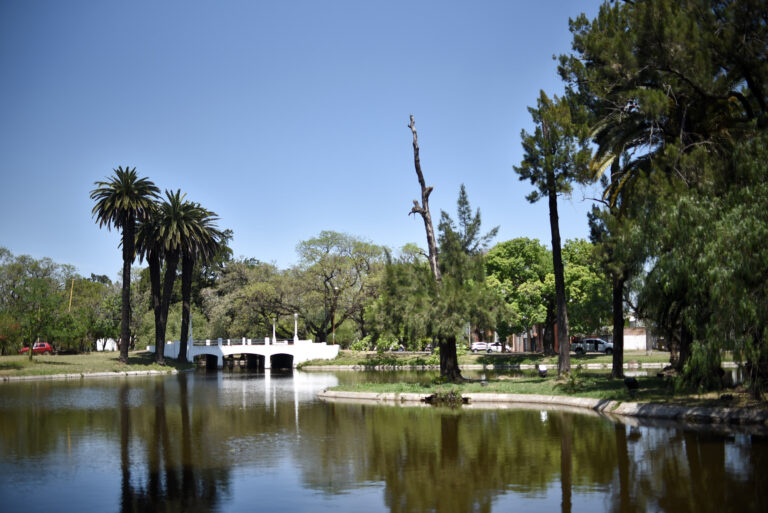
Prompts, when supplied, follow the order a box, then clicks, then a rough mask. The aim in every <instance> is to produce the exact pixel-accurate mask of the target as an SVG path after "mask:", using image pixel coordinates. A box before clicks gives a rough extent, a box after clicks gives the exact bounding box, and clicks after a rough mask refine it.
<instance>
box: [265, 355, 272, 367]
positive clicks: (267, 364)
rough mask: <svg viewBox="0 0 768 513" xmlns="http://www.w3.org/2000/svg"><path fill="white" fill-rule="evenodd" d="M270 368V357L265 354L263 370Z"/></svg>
mask: <svg viewBox="0 0 768 513" xmlns="http://www.w3.org/2000/svg"><path fill="white" fill-rule="evenodd" d="M271 368H272V356H271V355H268V354H265V355H264V369H265V370H266V369H271Z"/></svg>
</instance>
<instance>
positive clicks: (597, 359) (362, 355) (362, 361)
mask: <svg viewBox="0 0 768 513" xmlns="http://www.w3.org/2000/svg"><path fill="white" fill-rule="evenodd" d="M612 361H613V357H612V356H611V355H604V354H597V353H595V354H588V355H584V356H575V355H571V364H573V365H575V364H587V363H603V364H606V365H610V364H611V362H612ZM668 361H669V353H666V352H662V351H653V352H652V353H651V354H646V352H645V351H626V352H625V353H624V363H652V362H653V363H656V362H660V363H664V362H668ZM526 364H528V365H536V364H546V365H552V366H555V367H556V366H557V356H545V355H542V354H537V353H490V354H489V353H466V354H463V355H461V356H459V365H526ZM307 365H313V366H315V365H317V366H328V365H361V366H366V367H373V366H376V365H392V366H405V365H439V361H438V359H437V356H435V355H430V354H424V353H408V352H402V353H401V352H391V353H390V352H385V353H376V352H373V351H339V356H338V357H336V358H335V359H333V360H312V361H310V362H306V363H304V364H303V365H302V366H307Z"/></svg>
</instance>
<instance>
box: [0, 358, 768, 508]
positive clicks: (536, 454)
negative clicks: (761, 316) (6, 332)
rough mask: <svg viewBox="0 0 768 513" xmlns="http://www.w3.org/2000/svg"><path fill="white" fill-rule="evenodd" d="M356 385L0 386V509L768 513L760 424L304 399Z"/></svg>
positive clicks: (196, 380) (269, 377) (256, 377)
mask: <svg viewBox="0 0 768 513" xmlns="http://www.w3.org/2000/svg"><path fill="white" fill-rule="evenodd" d="M373 376H375V379H379V380H395V379H402V377H403V374H394V373H392V374H388V373H376V374H373ZM407 377H408V379H411V380H414V381H422V380H425V381H428V380H429V379H431V375H430V374H426V373H424V374H418V373H408V374H407ZM359 379H370V378H369V377H363V376H361V374H360V373H348V372H340V373H336V374H333V373H305V372H298V371H297V372H289V373H287V374H280V373H276V372H272V373H269V372H268V373H267V374H264V373H261V374H249V373H243V372H214V373H184V374H180V375H178V376H167V377H147V378H127V379H112V380H97V379H88V380H82V381H77V382H69V381H41V382H29V383H6V384H3V385H1V386H0V454H2V459H1V460H0V498H2V502H0V510H2V511H24V512H34V511H46V512H48V511H54V510H58V511H61V510H65V511H67V510H77V511H99V512H105V511H150V510H159V511H253V510H262V511H292V512H293V511H334V512H346V511H365V512H366V513H369V512H377V511H391V512H420V511H441V512H461V513H465V512H472V511H477V512H486V511H488V512H490V511H510V510H514V511H574V512H576V511H590V512H600V511H619V512H634V511H638V512H639V511H669V512H685V511H691V512H693V511H696V512H702V511H703V512H706V511H737V510H739V511H768V487H764V486H763V487H761V486H759V485H758V483H760V482H764V479H765V478H764V476H765V474H766V472H767V471H768V439H767V438H766V437H765V435H764V434H763V433H761V432H760V431H759V430H755V429H750V430H741V431H739V430H733V429H731V430H726V429H719V430H715V429H712V428H706V427H702V426H683V425H679V424H660V425H659V424H652V425H643V423H641V422H638V421H631V422H632V425H628V424H623V423H616V422H614V421H612V420H609V419H606V418H604V417H601V416H598V415H596V414H592V413H589V412H571V411H561V410H546V409H541V408H512V409H503V410H470V409H464V410H450V409H439V408H430V407H401V406H380V405H364V404H354V403H325V402H322V401H320V400H318V399H317V398H316V393H317V392H318V391H319V390H321V389H322V388H325V387H327V386H333V385H335V384H337V383H339V382H340V381H341V382H346V381H351V380H359ZM646 424H647V423H646Z"/></svg>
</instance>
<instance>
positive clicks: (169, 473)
mask: <svg viewBox="0 0 768 513" xmlns="http://www.w3.org/2000/svg"><path fill="white" fill-rule="evenodd" d="M187 379H188V378H187V375H186V374H184V373H180V374H179V375H178V390H179V401H178V406H179V408H178V417H177V416H176V413H177V410H176V404H175V403H174V402H170V403H168V402H167V401H166V390H165V380H157V381H155V384H154V396H153V402H154V415H152V417H151V425H144V426H139V429H138V430H139V431H142V432H143V433H144V434H148V435H149V436H147V437H146V438H145V440H144V442H145V448H146V456H145V457H144V462H145V464H146V473H145V478H144V479H143V480H142V479H141V478H140V477H139V476H136V475H135V474H136V473H135V472H134V476H132V474H131V464H130V440H131V438H132V437H131V426H132V424H131V417H130V415H131V409H130V405H129V401H128V391H129V389H128V384H127V383H126V384H124V386H123V387H121V389H120V420H121V423H120V426H121V435H120V444H121V450H120V454H121V465H122V470H123V472H122V475H123V482H122V487H121V491H122V500H121V511H123V512H139V511H142V512H144V511H169V512H175V511H184V512H185V511H210V510H211V509H215V508H216V507H217V505H218V503H219V502H220V499H221V493H220V491H222V490H223V491H226V490H227V489H228V487H229V469H228V468H226V467H216V466H211V465H207V464H205V461H207V458H206V455H205V452H206V448H205V447H202V446H200V445H198V448H197V449H198V450H197V451H193V437H194V432H193V429H192V422H193V419H192V418H191V416H190V413H189V397H188V384H187ZM201 438H204V437H202V436H198V437H197V440H196V441H197V442H198V444H199V443H200V441H201Z"/></svg>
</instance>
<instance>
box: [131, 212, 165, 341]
mask: <svg viewBox="0 0 768 513" xmlns="http://www.w3.org/2000/svg"><path fill="white" fill-rule="evenodd" d="M159 217H160V216H159V207H158V205H157V204H155V205H154V207H153V208H152V209H151V214H150V215H149V216H148V217H147V218H146V219H144V220H143V221H142V222H141V223H139V226H138V230H137V232H136V251H137V253H139V256H140V258H142V259H144V258H146V260H147V264H148V265H149V283H150V290H151V294H152V311H153V312H154V316H155V353H157V351H158V349H157V348H158V347H160V346H161V345H163V344H164V341H163V336H162V333H163V330H162V325H161V322H162V315H161V310H160V301H161V298H162V288H161V287H160V270H161V268H162V265H163V243H162V240H161V239H160V236H159V226H160V223H159Z"/></svg>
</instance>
